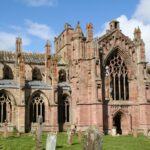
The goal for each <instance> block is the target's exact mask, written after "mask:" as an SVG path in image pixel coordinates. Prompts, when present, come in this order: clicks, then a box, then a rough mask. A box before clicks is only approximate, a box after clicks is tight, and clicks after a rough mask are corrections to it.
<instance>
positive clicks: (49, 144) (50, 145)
mask: <svg viewBox="0 0 150 150" xmlns="http://www.w3.org/2000/svg"><path fill="white" fill-rule="evenodd" d="M56 141H57V132H55V133H49V134H48V136H47V140H46V150H55V149H56Z"/></svg>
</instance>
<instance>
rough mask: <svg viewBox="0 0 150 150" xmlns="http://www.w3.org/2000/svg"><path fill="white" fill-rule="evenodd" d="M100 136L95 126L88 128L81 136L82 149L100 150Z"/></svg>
mask: <svg viewBox="0 0 150 150" xmlns="http://www.w3.org/2000/svg"><path fill="white" fill-rule="evenodd" d="M102 136H103V135H102V133H100V131H99V130H98V129H97V128H95V127H90V128H88V129H87V130H86V131H85V134H84V138H83V150H102Z"/></svg>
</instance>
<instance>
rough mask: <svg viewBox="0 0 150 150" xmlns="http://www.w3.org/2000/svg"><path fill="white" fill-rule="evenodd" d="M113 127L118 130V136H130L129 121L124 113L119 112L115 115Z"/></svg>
mask: <svg viewBox="0 0 150 150" xmlns="http://www.w3.org/2000/svg"><path fill="white" fill-rule="evenodd" d="M113 127H115V128H116V133H117V134H128V120H127V117H126V115H125V114H124V113H123V112H121V111H119V112H117V113H115V114H114V117H113Z"/></svg>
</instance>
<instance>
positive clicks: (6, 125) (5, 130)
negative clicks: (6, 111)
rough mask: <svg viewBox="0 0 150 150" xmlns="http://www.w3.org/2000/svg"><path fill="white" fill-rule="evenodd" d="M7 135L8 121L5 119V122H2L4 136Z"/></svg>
mask: <svg viewBox="0 0 150 150" xmlns="http://www.w3.org/2000/svg"><path fill="white" fill-rule="evenodd" d="M7 136H8V122H7V120H5V123H4V138H7Z"/></svg>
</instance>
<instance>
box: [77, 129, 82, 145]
mask: <svg viewBox="0 0 150 150" xmlns="http://www.w3.org/2000/svg"><path fill="white" fill-rule="evenodd" d="M77 133H78V142H79V143H80V142H81V139H82V132H81V130H78V132H77Z"/></svg>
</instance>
